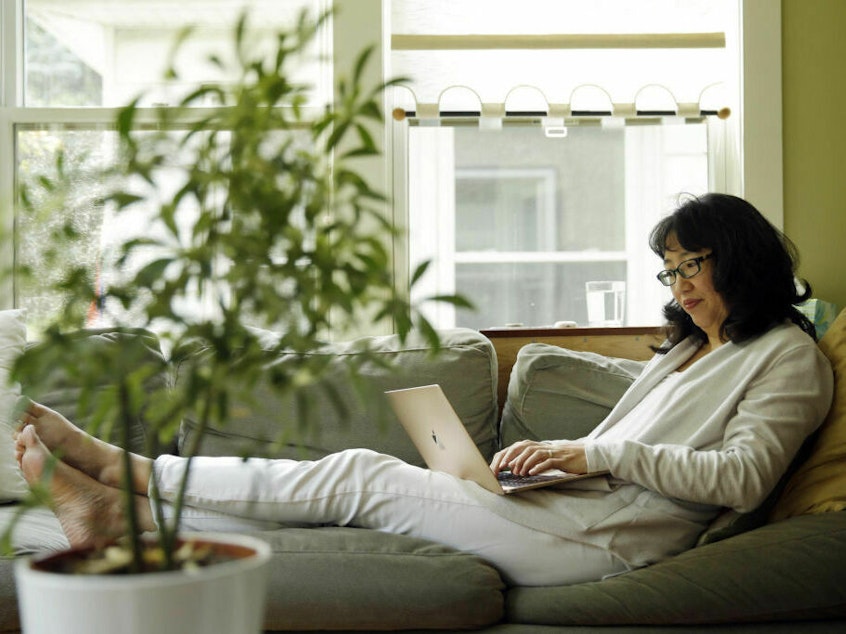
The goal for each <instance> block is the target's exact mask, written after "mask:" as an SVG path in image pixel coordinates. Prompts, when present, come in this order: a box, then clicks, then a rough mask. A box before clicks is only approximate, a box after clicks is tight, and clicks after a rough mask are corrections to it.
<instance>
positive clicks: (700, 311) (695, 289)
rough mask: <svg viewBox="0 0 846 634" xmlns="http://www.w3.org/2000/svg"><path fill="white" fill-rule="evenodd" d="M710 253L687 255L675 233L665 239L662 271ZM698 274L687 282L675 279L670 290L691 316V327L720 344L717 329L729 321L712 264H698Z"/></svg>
mask: <svg viewBox="0 0 846 634" xmlns="http://www.w3.org/2000/svg"><path fill="white" fill-rule="evenodd" d="M709 253H711V249H702V250H701V251H687V250H686V249H685V248H684V247H682V246H681V245H680V244H679V241H678V239H677V238H676V235H675V234H674V233H671V234H670V235H669V236H668V237H667V243H666V248H665V250H664V268H666V269H675V268H676V267H677V266H678V265H679V264H681V263H682V262H684V261H685V260H689V259H691V258H698V257H699V256H702V255H708V254H709ZM700 266H701V269H702V270H701V271H700V272H699V273H697V274H696V275H694V276H693V277H691V278H689V279H685V278H683V277H682V276H681V275H676V281H675V283H674V284H673V285H672V286H671V287H670V289H671V290H672V292H673V297H674V298H675V300H676V302H678V304H679V306H681V307H682V308H683V309H684V311H685V312H686V313H687V314H688V315H690V318H691V319H692V320H693V323H694V324H696V325H697V326H699V327H700V328H701V329H702V330H703V331H704V332H705V334H707V335H708V340H709V341H710V342H711V344H712V345H714V346H718V345H720V344H721V343H722V341H721V339H720V327H721V326H722V325H723V322H724V321H725V320H726V318H727V317H728V314H729V311H728V306H727V305H726V303H725V300H723V296H722V295H720V294H719V293H718V292H717V291H716V290H714V280H713V270H714V269H713V266H714V261H713V260H710V259H709V260H704V261H702V262H700Z"/></svg>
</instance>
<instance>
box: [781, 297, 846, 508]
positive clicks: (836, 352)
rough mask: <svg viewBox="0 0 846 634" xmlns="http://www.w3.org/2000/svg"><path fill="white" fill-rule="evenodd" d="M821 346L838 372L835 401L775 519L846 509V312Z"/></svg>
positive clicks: (833, 325) (832, 325)
mask: <svg viewBox="0 0 846 634" xmlns="http://www.w3.org/2000/svg"><path fill="white" fill-rule="evenodd" d="M819 345H820V350H822V352H823V354H825V356H826V357H827V358H828V360H829V361H830V362H831V367H832V369H833V370H834V398H833V400H832V403H831V409H830V410H829V412H828V415H827V416H826V418H825V420H824V421H823V423H822V425H821V426H820V428H819V429H818V430H817V432H816V434H815V436H814V437H813V445H812V446H811V450H810V453H809V455H808V457H807V458H806V459H805V461H804V462H803V463H802V464H801V466H799V468H798V469H797V470H796V472H795V473H794V474H793V476H792V477H791V478H790V479H789V480H788V482H787V485H786V486H785V488H784V491H783V493H782V495H781V497H780V499H779V500H778V502H777V503H776V506H775V508H774V510H773V513H772V519H776V520H778V519H784V518H787V517H792V516H795V515H801V514H803V513H825V512H827V511H840V510H843V509H846V310H843V311H842V312H841V313H840V315H839V316H838V317H837V319H835V321H834V323H833V324H831V326H830V327H829V328H828V330H827V331H826V333H825V335H824V336H823V338H822V339H820V344H819Z"/></svg>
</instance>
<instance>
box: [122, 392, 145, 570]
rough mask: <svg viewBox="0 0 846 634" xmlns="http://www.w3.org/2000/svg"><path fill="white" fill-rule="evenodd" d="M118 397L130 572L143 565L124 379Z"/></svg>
mask: <svg viewBox="0 0 846 634" xmlns="http://www.w3.org/2000/svg"><path fill="white" fill-rule="evenodd" d="M118 390H119V391H118V398H119V413H120V416H121V418H122V421H121V423H122V424H120V425H118V429H120V435H121V439H120V440H121V442H120V446H121V447H123V456H122V458H123V481H124V486H123V487H122V493H123V495H124V498H125V499H124V509H125V511H126V524H127V530H126V535H127V536H128V537H129V541H130V547H131V549H132V563H131V564H130V572H134V573H135V572H140V570H141V567H142V565H143V555H142V552H141V540H140V538H139V532H140V531H139V527H138V513H137V510H136V508H135V492H134V491H133V489H132V457H131V456H130V450H129V442H130V440H129V430H130V427H131V420H130V418H131V416H132V413H131V410H130V403H129V389H128V387H127V385H126V381H120V383H119V384H118Z"/></svg>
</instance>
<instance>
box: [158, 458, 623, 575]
mask: <svg viewBox="0 0 846 634" xmlns="http://www.w3.org/2000/svg"><path fill="white" fill-rule="evenodd" d="M185 462H186V459H185V458H180V457H176V456H161V457H159V458H157V459H156V461H155V465H154V474H155V477H156V479H157V482H158V484H159V489H160V494H161V496H162V499H163V500H164V501H165V504H164V505H163V507H162V509H161V510H162V512H163V513H164V514H165V517H168V515H170V516H172V508H171V507H170V504H169V502H172V501H173V500H174V499H175V496H176V492H177V490H178V487H179V482H180V479H181V477H182V474H183V472H184V469H185ZM466 486H467V484H466V483H464V482H461V481H459V480H456V479H455V478H453V477H452V476H450V475H447V474H445V473H439V472H434V471H429V470H427V469H421V468H419V467H415V466H412V465H409V464H407V463H405V462H403V461H401V460H399V459H397V458H393V457H391V456H386V455H383V454H378V453H375V452H372V451H369V450H366V449H351V450H348V451H342V452H340V453H336V454H332V455H330V456H327V457H325V458H323V459H321V460H317V461H304V462H297V461H294V460H265V459H250V460H247V461H244V460H242V459H240V458H210V457H198V458H194V462H193V464H192V468H191V477H190V480H189V483H188V488H187V491H186V498H185V500H186V503H185V505H186V508H185V509H184V510H183V515H182V524H181V525H182V528H183V529H185V530H199V531H204V530H205V531H256V530H268V529H272V528H278V527H281V526H292V525H293V526H304V525H305V526H319V525H333V526H355V527H360V528H370V529H374V530H379V531H385V532H389V533H397V534H403V535H411V536H414V537H421V538H425V539H429V540H432V541H435V542H439V543H441V544H446V545H448V546H452V547H453V548H456V549H459V550H462V551H465V552H470V553H474V554H476V555H478V556H480V557H482V558H483V559H485V560H487V561H489V562H490V563H492V564H493V565H494V566H496V567H497V568H498V569H499V571H500V572H501V573H502V574H503V576H504V577H505V579H506V580H507V581H508V582H510V583H513V584H517V585H524V586H529V585H559V584H569V583H579V582H582V581H593V580H598V579H601V578H602V577H604V576H607V575H610V574H616V573H619V572H622V571H624V570H625V569H626V567H625V565H624V564H623V563H622V562H620V561H619V560H618V559H617V558H616V557H614V556H613V555H611V554H610V553H608V552H606V551H604V550H602V549H600V548H596V547H593V546H589V545H585V544H581V543H578V542H575V541H570V540H567V539H564V538H562V537H558V536H555V535H549V534H547V533H543V532H540V531H536V530H533V529H530V528H527V527H525V526H521V525H520V524H516V523H514V522H511V521H509V520H507V519H504V518H502V517H500V516H499V515H497V514H496V513H493V512H492V511H490V510H489V509H487V508H485V507H484V506H483V505H481V504H480V503H479V502H478V501H476V500H475V499H474V498H473V497H471V496H469V495H468V494H467V493H466V492H465V487H466ZM491 495H494V494H493V493H491Z"/></svg>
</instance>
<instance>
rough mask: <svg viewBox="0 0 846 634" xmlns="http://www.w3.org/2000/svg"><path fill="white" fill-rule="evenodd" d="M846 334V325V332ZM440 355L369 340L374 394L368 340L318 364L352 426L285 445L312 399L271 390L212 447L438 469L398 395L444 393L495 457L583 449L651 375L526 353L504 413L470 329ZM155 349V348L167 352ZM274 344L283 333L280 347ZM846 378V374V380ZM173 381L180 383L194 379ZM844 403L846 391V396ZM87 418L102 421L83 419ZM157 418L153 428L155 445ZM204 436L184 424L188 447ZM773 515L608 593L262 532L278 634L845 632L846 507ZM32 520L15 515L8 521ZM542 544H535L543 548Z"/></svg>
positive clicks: (403, 545)
mask: <svg viewBox="0 0 846 634" xmlns="http://www.w3.org/2000/svg"><path fill="white" fill-rule="evenodd" d="M844 331H846V329H844ZM442 335H443V350H442V353H441V354H440V355H438V356H436V357H432V356H431V354H430V353H429V351H428V350H427V349H426V348H425V346H422V345H417V344H415V343H414V342H411V343H408V344H406V345H404V346H400V345H399V344H398V343H397V341H396V339H395V338H393V337H382V338H370V339H367V340H366V341H365V343H367V344H368V345H369V346H370V347H371V349H373V350H376V351H377V352H378V356H379V357H380V359H381V362H379V363H368V364H364V365H362V366H361V367H359V368H358V369H357V374H358V376H359V377H361V378H364V379H365V381H364V382H363V383H364V384H366V385H368V386H369V389H370V390H371V393H370V395H369V396H368V397H365V398H361V397H358V396H356V394H357V393H355V392H354V391H352V390H350V389H349V387H348V377H345V375H344V371H343V369H342V364H341V361H342V360H343V359H344V358H345V357H347V356H348V355H356V354H358V350H359V346H360V345H362V341H358V342H350V343H346V344H333V345H331V346H327V348H326V349H325V350H322V351H320V352H319V353H317V354H325V355H331V356H332V357H333V359H336V360H337V366H336V367H335V368H334V370H333V372H331V373H330V376H329V377H328V378H327V380H328V381H332V382H333V383H334V384H335V385H336V386H337V387H338V388H339V391H340V394H341V395H342V398H343V400H344V402H345V405H346V414H345V415H344V416H343V417H339V416H338V415H337V413H336V411H335V410H334V408H333V407H331V406H329V405H326V404H324V403H322V402H321V401H320V400H318V401H317V404H316V407H315V410H314V412H313V413H314V414H316V415H317V417H318V419H319V420H320V421H321V422H322V424H321V425H320V427H319V431H316V432H314V433H310V434H309V435H307V436H304V437H303V436H301V435H300V436H296V437H294V436H290V437H287V441H286V442H281V443H280V442H277V441H278V439H279V438H280V431H282V430H284V429H293V428H294V423H295V422H296V421H297V420H298V418H299V416H300V412H299V411H298V407H299V405H298V402H297V401H295V400H293V399H285V400H280V399H279V398H278V397H277V396H275V395H274V394H273V392H272V390H271V389H270V388H269V387H268V386H267V385H257V386H255V390H254V394H253V396H254V397H256V398H249V399H248V398H245V399H244V401H243V402H242V403H240V404H239V407H238V408H237V411H238V415H237V417H236V420H233V421H232V423H231V424H230V425H227V427H226V428H223V429H214V430H212V431H211V433H210V434H209V435H208V437H207V438H206V439H205V443H204V445H203V450H202V453H204V454H209V455H233V454H243V453H245V452H246V451H247V450H250V452H251V453H255V451H254V450H255V447H256V446H260V447H262V448H263V451H262V452H261V453H262V454H263V455H270V456H287V457H295V458H314V457H319V456H321V455H325V454H326V453H329V452H331V451H335V450H338V449H342V448H344V447H357V446H366V447H370V448H372V449H375V450H377V451H383V452H387V453H391V454H394V455H397V456H399V457H401V458H403V459H405V460H407V461H409V462H412V463H417V464H420V463H421V460H420V457H419V455H418V454H417V452H416V450H415V449H414V447H413V446H412V445H411V443H410V442H409V441H408V439H407V438H406V436H405V434H404V432H402V430H401V429H400V428H399V425H398V423H396V421H395V420H394V419H393V416H392V414H390V413H389V410H388V408H387V405H386V403H385V401H384V399H383V398H382V396H381V393H382V391H383V390H385V389H390V388H397V387H405V386H412V385H423V384H427V383H435V382H437V383H440V384H441V385H442V386H443V387H444V390H445V392H446V393H447V396H448V397H449V398H450V400H451V401H452V402H453V404H454V405H455V407H456V410H457V411H458V413H459V415H460V417H461V418H462V420H463V421H464V422H465V425H466V426H467V428H468V430H469V432H470V434H471V436H472V437H473V438H474V440H475V442H476V444H477V445H478V446H479V448H480V450H481V451H482V452H483V454H485V455H486V456H490V455H491V454H492V452H493V451H495V449H496V447H497V446H499V444H500V442H511V441H513V440H516V439H518V438H524V437H529V438H565V437H579V436H581V435H583V434H584V433H586V431H588V430H589V429H590V428H592V426H593V425H595V424H596V423H597V422H598V421H599V420H600V419H601V418H602V417H603V416H604V415H605V413H607V411H608V410H609V409H610V407H611V406H612V405H613V403H614V402H615V401H616V399H617V398H618V397H619V396H620V394H621V393H622V392H623V391H624V390H625V389H626V387H627V386H628V384H629V383H630V382H631V381H632V380H633V378H634V376H636V375H637V373H638V372H639V371H640V368H641V364H640V363H638V362H632V361H627V360H622V359H611V358H608V357H602V356H600V355H595V354H591V353H584V352H581V353H577V352H572V351H568V350H563V349H560V348H557V347H554V346H548V345H544V344H537V345H531V346H528V347H526V348H524V349H523V350H522V351H521V353H520V355H519V356H518V359H517V362H516V364H515V366H514V369H513V371H512V374H511V381H510V383H509V386H508V400H507V402H506V403H505V407H504V409H503V411H502V415H501V416H500V413H499V411H500V407H499V404H498V402H497V389H496V388H497V386H496V381H497V378H496V377H497V359H496V354H495V352H494V348H493V346H492V344H491V342H490V341H489V340H488V339H486V338H485V337H484V336H482V335H481V334H479V333H478V332H475V331H472V330H466V329H456V330H451V331H445V332H443V333H442ZM84 336H85V337H86V338H87V339H88V340H89V341H90V345H103V346H112V345H121V337H120V336H117V335H115V334H114V333H109V332H91V333H84ZM138 336H145V337H147V338H148V342H149V352H150V354H160V352H158V347H157V343H156V341H155V338H154V337H152V336H150V335H142V334H139V335H138ZM268 336H270V335H268ZM838 378H839V380H840V381H842V380H843V379H842V377H838ZM157 380H161V381H177V382H178V381H179V380H180V377H179V368H173V374H172V375H169V376H166V377H158V379H157ZM23 388H24V392H25V393H27V394H29V395H30V396H32V397H33V398H36V399H40V400H42V401H43V402H46V403H47V404H49V405H51V406H53V407H56V408H57V409H60V410H61V411H65V412H73V411H74V389H73V386H72V385H70V384H69V383H68V381H67V380H66V379H63V378H62V377H57V378H56V380H55V382H54V383H52V384H51V385H46V386H23ZM841 391H842V390H841ZM83 417H84V415H83ZM142 427H143V421H139V433H140V432H141V430H142ZM193 433H194V430H193V425H192V421H191V420H186V421H184V423H183V427H182V431H181V437H180V439H179V444H178V445H177V446H174V447H165V448H162V450H163V451H179V447H180V446H182V444H183V443H185V442H188V441H189V440H190V436H191V435H192V434H193ZM765 510H766V509H762V510H761V512H759V513H755V514H750V515H748V516H742V517H739V516H736V515H735V514H731V513H726V514H724V515H723V516H721V517H720V518H719V519H718V521H717V522H715V524H714V525H713V526H712V528H711V529H709V531H707V532H706V534H705V535H704V536H703V538H702V540H701V545H699V546H698V547H696V548H694V549H693V550H690V551H688V552H686V553H683V554H681V555H679V556H677V557H674V558H671V559H669V560H667V561H664V562H662V563H659V564H656V565H653V566H651V567H649V568H644V569H640V570H636V571H633V572H630V573H627V574H624V575H619V576H617V577H613V578H609V579H606V580H603V581H600V582H595V583H586V584H579V585H574V586H562V587H508V586H507V585H506V584H505V583H504V582H503V580H502V578H501V576H500V575H499V573H498V572H497V570H496V569H495V568H494V567H493V566H491V565H490V564H489V563H487V562H486V561H484V560H482V559H480V558H479V557H476V556H473V555H468V554H465V553H461V552H457V551H455V550H453V549H450V548H447V547H445V546H441V545H438V544H435V543H431V542H428V541H426V540H421V539H416V538H411V537H406V536H399V535H388V534H382V533H377V532H373V531H367V530H362V529H356V528H338V527H321V528H311V529H302V528H286V529H279V530H273V531H267V532H262V533H259V535H260V536H261V537H263V538H265V539H266V540H267V541H269V542H270V543H271V544H272V546H273V550H274V553H275V554H274V561H273V564H272V570H271V576H270V588H269V595H268V605H267V610H266V617H265V629H266V630H267V631H269V632H276V631H314V630H324V631H327V630H339V631H345V630H347V631H362V630H363V631H378V630H420V631H424V630H433V629H434V630H446V631H455V630H464V629H483V630H486V631H492V632H539V633H540V632H581V631H587V630H590V631H595V630H596V629H597V628H599V629H600V630H601V631H610V632H624V631H625V632H628V631H638V632H640V631H643V629H644V628H645V627H646V628H647V629H653V628H657V627H658V626H660V628H661V631H667V632H673V631H677V630H678V631H688V632H689V631H692V630H693V631H710V629H712V628H713V627H717V626H719V627H720V629H725V630H729V631H735V630H736V631H743V632H746V631H773V632H776V631H785V632H793V631H803V632H804V631H811V632H812V631H820V632H823V631H825V632H828V631H832V632H833V631H843V628H844V627H846V513H843V512H830V513H823V514H813V515H801V516H798V517H792V518H791V519H787V520H785V521H780V522H767V521H766V519H767V517H766V513H765ZM14 512H15V507H14V505H7V506H6V507H4V508H0V520H2V521H6V520H7V519H8V517H9V516H10V515H11V514H13V513H14ZM63 544H64V539H63V536H62V535H61V531H60V530H59V528H58V525H57V523H56V522H55V519H54V518H53V517H52V516H51V514H50V513H49V512H48V511H40V512H36V513H33V514H30V515H28V516H26V518H25V519H24V521H23V523H22V524H21V526H20V527H19V528H18V530H17V531H16V533H15V540H14V545H15V548H16V551H17V554H18V555H22V554H26V553H29V552H40V551H44V550H50V549H56V548H61V547H62V545H63ZM528 547H530V545H529V546H528ZM12 564H13V558H11V557H10V558H6V559H4V560H2V561H0V631H2V632H14V631H18V628H19V624H18V619H17V605H16V599H15V591H14V579H13V573H12Z"/></svg>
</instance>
